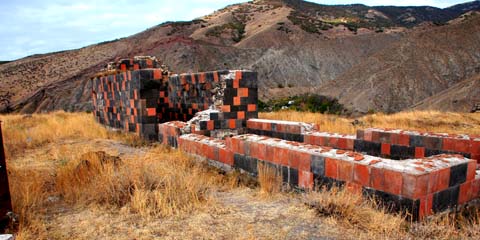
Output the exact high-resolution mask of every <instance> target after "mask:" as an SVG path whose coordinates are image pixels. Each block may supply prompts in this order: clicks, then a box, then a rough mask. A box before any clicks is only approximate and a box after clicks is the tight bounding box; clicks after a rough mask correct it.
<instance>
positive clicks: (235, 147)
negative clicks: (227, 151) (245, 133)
mask: <svg viewBox="0 0 480 240" xmlns="http://www.w3.org/2000/svg"><path fill="white" fill-rule="evenodd" d="M232 151H233V152H234V153H239V154H243V155H244V154H245V141H243V140H241V139H238V138H232Z"/></svg>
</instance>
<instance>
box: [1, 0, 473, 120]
mask: <svg viewBox="0 0 480 240" xmlns="http://www.w3.org/2000/svg"><path fill="white" fill-rule="evenodd" d="M478 11H480V1H474V2H469V3H464V4H459V5H455V6H452V7H449V8H445V9H439V8H434V7H394V6H378V7H369V6H365V5H359V4H354V5H319V4H315V3H310V2H304V1H299V0H263V1H251V2H248V3H242V4H235V5H230V6H227V7H226V8H224V9H221V10H218V11H216V12H214V13H212V14H210V15H207V16H204V17H202V18H199V19H196V20H193V21H189V22H168V23H164V24H160V25H158V26H155V27H152V28H150V29H147V30H145V31H143V32H141V33H138V34H135V35H133V36H130V37H127V38H123V39H118V40H114V41H108V42H103V43H99V44H95V45H91V46H87V47H84V48H81V49H77V50H71V51H62V52H57V53H51V54H42V55H34V56H30V57H26V58H23V59H19V60H17V61H12V62H7V63H3V64H0V111H20V112H39V111H51V110H56V109H64V110H72V111H80V110H88V109H89V108H90V102H89V101H90V88H91V86H90V81H89V77H90V76H92V75H93V74H94V73H95V72H97V71H99V70H100V69H101V68H102V67H103V65H104V64H106V63H107V62H109V61H113V60H115V59H118V58H124V57H132V56H135V55H154V56H157V57H158V58H159V59H162V60H163V61H164V62H165V63H166V64H167V65H169V66H170V67H171V69H172V70H173V71H175V72H179V73H180V72H195V71H207V70H214V69H225V68H231V69H238V68H248V69H252V70H255V71H258V72H259V86H260V97H261V99H263V100H266V99H271V98H273V97H284V96H288V95H295V94H301V93H306V92H316V93H318V94H322V95H328V96H333V97H336V98H338V99H339V101H340V102H341V103H342V104H344V105H345V107H346V108H347V112H346V113H354V114H361V113H366V112H368V111H386V112H396V111H400V110H404V109H409V108H411V107H413V106H418V104H420V103H421V102H425V104H427V102H428V101H426V99H430V98H434V97H435V96H436V95H438V94H442V93H444V92H445V91H447V90H448V89H449V88H451V87H454V86H456V84H459V83H460V82H462V81H465V80H466V79H470V78H471V77H473V76H475V75H477V74H479V73H480V44H478V43H479V42H480V14H479V13H478ZM424 100H425V101H424ZM470 100H471V101H472V102H473V99H466V100H465V101H466V103H465V104H466V105H468V102H469V101H470ZM472 104H473V103H472ZM422 106H423V105H422ZM431 106H432V107H435V106H436V105H434V104H433V102H432V105H431ZM426 107H427V108H428V107H429V106H426ZM452 109H453V110H460V108H458V109H455V108H452ZM461 110H463V108H461Z"/></svg>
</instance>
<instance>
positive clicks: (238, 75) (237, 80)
mask: <svg viewBox="0 0 480 240" xmlns="http://www.w3.org/2000/svg"><path fill="white" fill-rule="evenodd" d="M240 79H242V72H241V71H237V72H236V73H235V79H234V80H233V88H239V86H240Z"/></svg>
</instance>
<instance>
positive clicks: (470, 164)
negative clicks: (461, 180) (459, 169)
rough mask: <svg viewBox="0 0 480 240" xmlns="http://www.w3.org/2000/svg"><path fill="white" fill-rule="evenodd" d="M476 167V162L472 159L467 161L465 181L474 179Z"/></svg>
mask: <svg viewBox="0 0 480 240" xmlns="http://www.w3.org/2000/svg"><path fill="white" fill-rule="evenodd" d="M476 169H477V163H476V162H475V161H474V160H472V161H469V162H468V168H467V179H466V181H470V180H473V179H475V170H476Z"/></svg>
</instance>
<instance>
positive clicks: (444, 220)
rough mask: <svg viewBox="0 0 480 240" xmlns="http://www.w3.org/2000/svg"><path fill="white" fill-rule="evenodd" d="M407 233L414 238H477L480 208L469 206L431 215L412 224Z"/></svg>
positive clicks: (479, 230) (479, 233)
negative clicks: (458, 210) (457, 210)
mask: <svg viewBox="0 0 480 240" xmlns="http://www.w3.org/2000/svg"><path fill="white" fill-rule="evenodd" d="M408 234H409V235H410V237H413V238H416V239H479V238H480V209H479V208H478V206H477V207H475V206H471V207H468V208H464V209H462V211H460V212H451V213H443V214H440V215H436V216H431V217H430V218H428V219H427V220H425V221H422V222H419V223H415V224H412V225H411V226H410V229H409V232H408Z"/></svg>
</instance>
